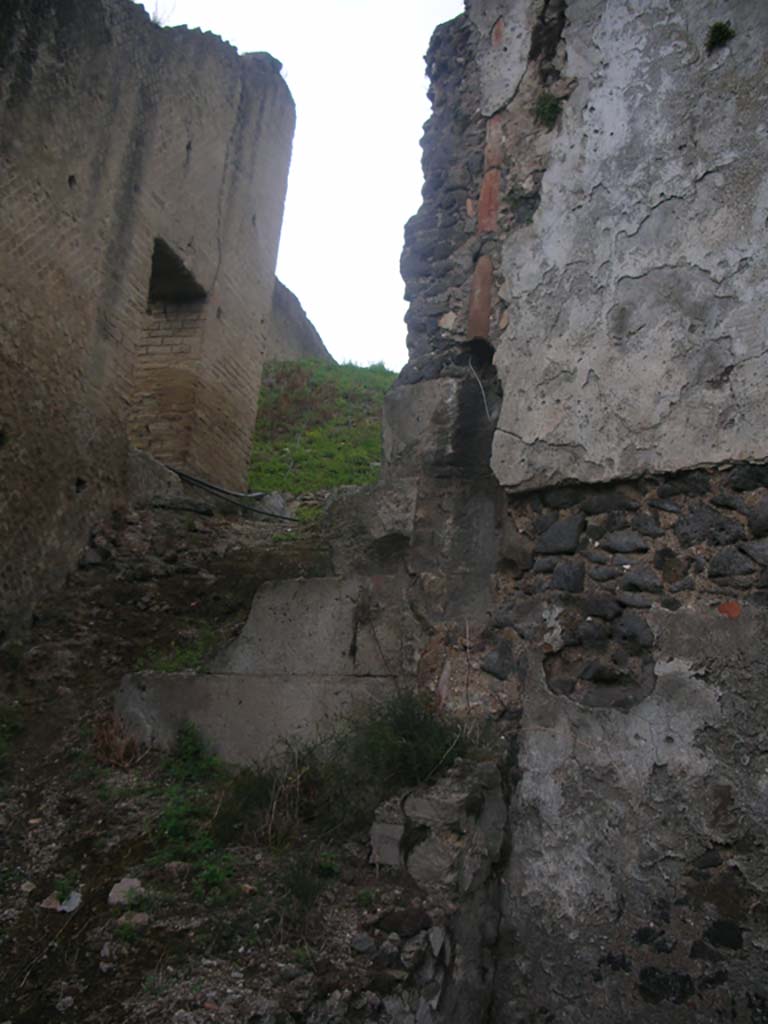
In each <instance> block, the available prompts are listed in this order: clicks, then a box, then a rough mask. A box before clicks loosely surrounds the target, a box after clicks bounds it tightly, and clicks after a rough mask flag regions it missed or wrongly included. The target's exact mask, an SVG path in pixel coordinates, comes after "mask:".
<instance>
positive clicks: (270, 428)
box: [248, 360, 396, 494]
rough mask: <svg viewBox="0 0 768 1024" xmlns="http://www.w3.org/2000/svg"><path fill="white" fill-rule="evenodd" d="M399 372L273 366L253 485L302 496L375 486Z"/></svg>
mask: <svg viewBox="0 0 768 1024" xmlns="http://www.w3.org/2000/svg"><path fill="white" fill-rule="evenodd" d="M395 376H396V375H395V374H394V373H392V372H391V371H390V370H387V369H386V367H385V366H384V365H383V364H382V363H379V364H376V365H374V366H368V367H363V366H354V365H353V364H351V363H345V364H343V365H341V366H336V365H333V364H330V363H321V362H316V361H312V360H306V361H303V362H296V363H268V364H267V366H266V367H265V372H264V377H263V380H262V390H261V398H260V405H259V414H258V418H257V420H256V431H255V434H254V440H253V454H252V458H251V469H250V475H249V478H248V484H249V487H250V489H251V490H256V491H283V492H286V493H290V494H303V493H307V492H310V491H320V490H329V489H330V488H332V487H340V486H342V485H344V484H369V483H374V482H375V481H376V479H377V478H378V475H379V467H380V463H381V410H382V404H383V401H384V395H385V394H386V392H387V391H388V390H389V388H390V387H391V385H392V383H393V381H394V379H395Z"/></svg>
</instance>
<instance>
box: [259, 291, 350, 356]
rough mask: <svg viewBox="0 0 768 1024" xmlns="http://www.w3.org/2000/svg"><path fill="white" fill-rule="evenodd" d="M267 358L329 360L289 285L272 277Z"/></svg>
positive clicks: (323, 346) (328, 353) (327, 352)
mask: <svg viewBox="0 0 768 1024" xmlns="http://www.w3.org/2000/svg"><path fill="white" fill-rule="evenodd" d="M267 358H268V359H275V360H278V361H279V360H293V359H320V360H322V362H328V363H332V362H333V361H334V359H333V356H332V355H331V354H330V352H329V351H328V349H327V348H326V347H325V345H324V344H323V339H322V338H321V337H320V335H319V334H318V332H317V329H316V328H315V325H314V324H313V323H312V321H311V320H310V319H309V317H308V316H307V314H306V313H305V312H304V309H303V307H302V305H301V303H300V302H299V300H298V299H297V298H296V296H295V295H294V294H293V292H292V291H291V289H290V288H286V287H285V285H284V284H283V282H282V281H279V280H278V279H277V278H276V279H275V290H274V292H273V293H272V316H271V320H270V326H269V332H268V347H267Z"/></svg>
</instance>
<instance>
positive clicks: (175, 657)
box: [136, 625, 218, 672]
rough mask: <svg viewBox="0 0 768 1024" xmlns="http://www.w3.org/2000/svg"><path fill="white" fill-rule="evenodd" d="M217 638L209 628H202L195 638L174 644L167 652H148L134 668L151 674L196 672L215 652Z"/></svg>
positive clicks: (214, 632)
mask: <svg viewBox="0 0 768 1024" xmlns="http://www.w3.org/2000/svg"><path fill="white" fill-rule="evenodd" d="M217 645H218V637H217V635H216V631H215V630H214V629H213V628H212V627H211V626H208V625H206V626H203V628H202V629H200V630H199V632H198V634H197V636H196V637H194V638H193V639H191V640H188V641H184V642H175V643H173V644H172V645H171V647H170V648H169V649H167V650H164V651H161V650H154V649H152V650H149V651H147V653H146V654H145V655H144V656H143V657H141V658H140V659H139V661H138V662H137V664H136V668H137V669H138V670H139V671H144V670H149V671H151V672H197V671H198V670H199V669H201V668H202V667H203V665H204V664H205V663H206V661H207V660H208V659H209V658H210V656H211V655H212V654H213V653H214V651H215V650H216V647H217Z"/></svg>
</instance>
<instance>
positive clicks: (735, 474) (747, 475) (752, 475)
mask: <svg viewBox="0 0 768 1024" xmlns="http://www.w3.org/2000/svg"><path fill="white" fill-rule="evenodd" d="M728 485H729V486H730V487H732V488H733V489H734V491H756V490H757V488H758V487H768V466H752V465H745V466H737V467H736V469H734V470H731V472H730V473H729V474H728Z"/></svg>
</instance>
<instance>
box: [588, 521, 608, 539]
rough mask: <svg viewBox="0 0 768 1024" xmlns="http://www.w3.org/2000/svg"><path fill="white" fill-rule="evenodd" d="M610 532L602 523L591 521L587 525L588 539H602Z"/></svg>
mask: <svg viewBox="0 0 768 1024" xmlns="http://www.w3.org/2000/svg"><path fill="white" fill-rule="evenodd" d="M606 533H608V530H607V529H606V527H605V526H604V525H603V524H602V523H590V524H589V525H588V526H587V539H588V540H590V541H595V540H600V538H601V537H604V536H605V535H606Z"/></svg>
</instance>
